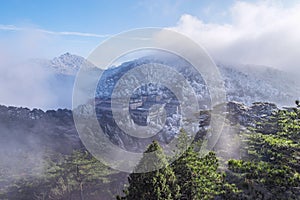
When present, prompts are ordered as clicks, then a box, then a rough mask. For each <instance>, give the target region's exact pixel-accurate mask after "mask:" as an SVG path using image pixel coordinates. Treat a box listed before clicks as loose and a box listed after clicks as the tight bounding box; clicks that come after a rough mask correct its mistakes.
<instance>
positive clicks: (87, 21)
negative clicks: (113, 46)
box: [0, 0, 300, 64]
mask: <svg viewBox="0 0 300 200" xmlns="http://www.w3.org/2000/svg"><path fill="white" fill-rule="evenodd" d="M273 4H276V6H273ZM296 4H297V5H298V4H299V0H290V1H284V0H261V1H259V0H240V1H237V0H127V1H125V0H110V1H102V0H77V1H75V0H72V1H71V0H51V1H46V0H45V1H41V0H26V1H25V0H6V1H4V0H1V1H0V13H1V14H0V46H2V47H4V46H9V50H10V51H11V52H13V53H15V52H18V55H20V56H21V57H22V56H23V57H42V58H52V57H55V56H59V55H60V54H63V53H65V52H70V53H74V54H78V55H81V56H84V57H87V56H88V55H89V53H90V52H91V51H92V50H93V49H94V48H96V47H97V46H98V45H99V44H100V43H101V41H103V40H104V39H106V38H108V37H109V36H110V35H114V34H117V33H119V32H122V31H126V30H129V29H133V28H142V27H177V30H178V31H181V32H183V33H186V34H187V35H189V36H191V37H192V38H193V39H196V40H197V39H198V38H201V36H202V35H203V34H206V35H208V36H210V35H214V36H215V34H214V33H216V32H218V33H220V35H223V32H222V31H225V32H224V34H226V33H227V34H228V35H230V36H228V37H227V38H222V37H220V36H219V35H217V36H216V37H215V38H212V39H211V40H212V41H213V42H212V44H211V43H209V44H207V41H208V40H207V39H206V40H205V41H199V42H200V43H201V44H203V45H204V46H205V47H206V48H207V49H208V50H210V51H211V52H212V54H214V53H215V52H214V49H213V48H211V46H213V47H214V45H215V44H213V43H214V42H215V41H216V42H219V43H220V44H223V43H224V41H225V42H226V41H227V43H228V41H231V42H232V41H237V40H240V38H241V37H242V38H243V37H244V38H245V41H247V40H249V38H248V39H247V38H246V37H248V36H247V35H246V34H244V35H243V34H242V35H240V33H241V32H244V28H245V27H244V28H241V26H240V25H241V24H242V25H247V24H252V21H251V22H249V21H247V19H253V21H254V23H255V24H254V26H252V30H249V34H250V33H251V34H256V33H255V29H257V28H263V27H261V26H260V23H261V20H260V18H262V19H263V18H266V19H267V22H270V23H273V21H272V20H273V19H271V18H268V16H275V17H277V18H278V16H280V14H282V13H283V14H285V13H289V12H290V10H288V9H290V8H292V7H293V6H294V5H296ZM294 10H295V9H294ZM296 11H297V12H298V10H296ZM264 13H265V14H264ZM255 15H257V16H255ZM295 17H298V16H297V15H295V16H292V15H291V16H290V17H289V18H291V19H294V18H295ZM242 20H244V22H243V21H242ZM240 21H241V22H240ZM262 21H263V20H262ZM290 21H291V20H290ZM299 21H300V19H299ZM197 23H198V24H197ZM270 23H269V24H270ZM295 23H297V22H295ZM281 24H282V23H281ZM283 24H288V25H290V23H289V22H288V20H286V21H285V22H283ZM256 25H258V26H259V27H256ZM279 25H280V23H278V26H279ZM191 26H192V27H191ZM228 27H230V29H231V30H230V31H231V32H230V31H229V32H228V30H227V28H228ZM283 28H284V27H282V29H283ZM200 29H201V30H200ZM220 29H221V31H220ZM207 30H208V31H211V33H208V31H207ZM245 30H247V28H246V29H245ZM226 31H227V32H226ZM267 31H268V30H267V29H265V30H262V32H263V33H265V32H267ZM272 31H276V28H275V29H274V28H273V29H272ZM196 33H197V34H198V35H197V34H196ZM289 33H291V32H289ZM249 34H248V35H249ZM231 36H232V38H230V37H231ZM262 36H264V35H263V34H262ZM204 38H205V37H204ZM209 39H210V38H209ZM250 39H251V38H250ZM256 41H260V40H256ZM227 43H226V44H227ZM249 44H250V43H249ZM240 45H242V43H240ZM231 46H233V45H231ZM220 47H221V48H223V47H222V46H220ZM223 49H224V48H223ZM231 49H232V48H231ZM246 49H247V48H246ZM239 50H240V48H238V50H235V49H234V52H233V53H236V52H239ZM2 51H8V50H7V48H6V47H5V48H4V50H3V49H2V50H1V48H0V53H1V52H2ZM228 52H230V51H228V49H226V50H224V51H222V52H221V54H222V55H221V56H219V55H218V56H219V57H222V56H223V54H224V55H226V54H227V53H228ZM256 52H257V50H256V49H255V50H254V53H256ZM217 53H219V52H216V54H217ZM223 57H224V56H223ZM227 57H228V56H227ZM251 59H252V60H255V59H253V58H251ZM266 64H269V63H268V62H266ZM271 64H272V63H271Z"/></svg>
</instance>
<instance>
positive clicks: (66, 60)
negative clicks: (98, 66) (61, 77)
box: [50, 52, 95, 75]
mask: <svg viewBox="0 0 300 200" xmlns="http://www.w3.org/2000/svg"><path fill="white" fill-rule="evenodd" d="M50 66H51V67H53V68H54V69H55V70H56V71H57V72H59V73H61V74H66V75H75V74H76V73H77V71H78V70H79V69H80V67H82V66H84V67H95V66H94V65H93V64H92V63H90V62H88V61H87V60H86V59H85V58H83V57H81V56H77V55H75V54H71V53H69V52H67V53H64V54H62V55H60V56H59V57H55V58H53V59H52V60H51V61H50Z"/></svg>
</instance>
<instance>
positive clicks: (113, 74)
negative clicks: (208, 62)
mask: <svg viewBox="0 0 300 200" xmlns="http://www.w3.org/2000/svg"><path fill="white" fill-rule="evenodd" d="M157 59H158V60H160V61H159V62H161V63H164V60H163V57H158V58H157ZM153 60H155V59H153V58H151V59H149V58H143V57H142V58H139V59H136V60H132V61H128V62H125V63H123V64H121V65H118V66H114V67H113V68H111V69H108V70H106V71H105V72H104V73H103V76H104V79H105V80H103V81H102V82H101V83H99V85H98V89H97V95H100V96H101V95H102V96H103V95H104V96H109V95H110V94H111V92H112V89H113V86H114V85H115V82H116V81H117V80H118V79H119V78H120V77H121V76H122V75H123V74H124V73H126V72H127V71H128V70H130V69H132V68H134V67H135V66H138V65H140V64H143V63H144V64H145V63H149V62H152V61H153ZM34 62H35V63H37V64H38V65H40V66H42V67H43V68H44V69H46V70H50V71H51V73H52V75H51V76H50V78H49V81H48V82H49V85H50V90H53V93H57V99H58V100H57V105H56V106H55V108H59V107H61V108H71V102H72V90H73V84H74V81H75V78H76V74H77V72H78V70H79V69H80V67H84V68H86V69H91V70H97V69H98V68H97V67H96V66H94V65H93V64H92V63H90V62H89V61H87V60H86V59H85V58H83V57H80V56H77V55H73V54H70V53H65V54H63V55H61V56H59V57H56V58H54V59H52V60H39V59H36V60H34ZM168 62H169V61H167V63H168ZM169 63H171V64H172V65H177V66H175V68H178V69H180V70H181V72H182V73H184V71H185V70H184V65H182V63H180V62H179V63H177V62H176V61H172V62H169ZM217 66H218V69H219V71H220V73H221V76H222V77H223V78H224V84H225V89H226V94H227V101H237V102H241V103H244V104H247V105H251V104H252V103H253V102H259V101H261V102H273V103H276V104H277V105H278V106H289V105H291V104H292V103H291V102H293V101H294V100H296V99H298V98H299V97H300V86H299V84H298V83H297V82H295V80H293V79H291V76H290V75H289V74H288V73H286V72H283V71H280V70H277V69H274V68H270V67H266V66H255V65H224V64H221V63H218V64H217ZM181 72H180V73H181ZM193 78H194V77H193V76H192V74H191V75H190V78H189V79H190V80H189V83H190V84H192V85H193V86H192V87H193V88H194V89H195V90H196V91H199V92H200V93H201V91H204V90H206V89H205V87H206V86H205V83H204V82H201V81H200V82H199V81H198V82H197V81H194V80H193ZM48 89H49V88H48ZM56 91H58V92H56ZM205 93H207V92H205ZM201 95H207V94H201Z"/></svg>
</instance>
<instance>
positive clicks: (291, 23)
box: [172, 1, 300, 71]
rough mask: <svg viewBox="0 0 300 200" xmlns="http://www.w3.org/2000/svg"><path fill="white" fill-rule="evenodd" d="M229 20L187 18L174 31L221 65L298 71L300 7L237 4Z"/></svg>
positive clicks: (266, 3)
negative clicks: (204, 49) (206, 20)
mask: <svg viewBox="0 0 300 200" xmlns="http://www.w3.org/2000/svg"><path fill="white" fill-rule="evenodd" d="M212 14H213V13H212ZM227 17H229V18H230V23H226V24H215V23H214V24H213V23H204V22H203V21H201V19H198V18H197V17H194V16H191V15H188V14H185V15H182V16H181V18H180V20H179V21H178V23H177V26H176V27H172V29H174V30H177V31H179V32H182V33H184V34H186V35H188V36H190V37H191V38H193V39H194V40H195V41H197V42H199V43H200V44H201V45H203V46H204V47H205V48H206V49H207V50H208V52H209V53H210V54H211V55H212V57H213V58H214V59H215V60H217V61H220V62H225V63H239V64H241V63H242V64H256V65H267V66H272V67H275V68H279V69H283V70H286V71H295V70H297V69H298V68H299V66H300V3H298V4H296V5H293V7H284V6H283V5H280V4H278V3H272V2H269V1H264V2H259V3H247V2H236V3H235V4H233V6H232V7H231V9H230V10H229V11H228V12H227Z"/></svg>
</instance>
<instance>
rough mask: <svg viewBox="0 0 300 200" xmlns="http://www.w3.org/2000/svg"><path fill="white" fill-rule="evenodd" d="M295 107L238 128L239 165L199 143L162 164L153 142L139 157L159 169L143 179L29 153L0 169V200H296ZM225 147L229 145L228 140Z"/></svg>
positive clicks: (299, 191) (299, 116)
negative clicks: (150, 157)
mask: <svg viewBox="0 0 300 200" xmlns="http://www.w3.org/2000/svg"><path fill="white" fill-rule="evenodd" d="M296 104H297V105H296V106H295V107H294V108H286V109H280V110H278V111H276V112H274V113H272V115H271V116H270V117H267V118H263V119H262V120H260V121H257V122H256V124H255V126H251V127H250V126H249V127H246V128H244V129H239V131H238V133H235V134H236V135H235V136H234V137H238V141H239V146H240V148H239V149H238V151H239V155H240V157H239V159H233V158H231V157H230V156H228V154H229V153H228V152H226V148H218V147H216V148H215V149H214V151H210V152H208V153H207V154H206V155H204V156H201V154H200V153H199V149H200V148H199V145H201V143H202V142H203V141H202V140H201V138H200V139H198V140H197V141H195V142H194V143H193V144H192V145H191V146H189V147H188V148H187V149H186V150H185V151H184V153H183V154H182V155H178V158H177V159H176V161H175V162H173V163H171V164H170V165H169V164H168V159H169V158H168V157H167V156H166V155H165V154H164V152H163V149H162V147H161V146H160V145H159V143H158V142H156V141H153V143H152V144H150V145H149V146H148V148H147V149H146V150H145V153H148V152H155V156H156V157H157V159H156V160H159V161H160V163H162V164H163V165H164V167H163V168H161V169H159V170H157V171H153V172H147V173H134V172H133V173H131V174H126V173H121V172H118V171H115V170H112V169H110V168H108V167H106V166H105V165H103V164H102V163H100V162H99V161H98V160H97V159H95V158H94V157H93V156H92V155H91V154H90V153H89V152H88V151H86V150H85V149H84V148H82V149H77V150H74V152H73V153H72V154H62V153H58V152H55V151H51V150H49V152H48V154H47V157H45V158H43V160H42V162H43V163H42V164H40V163H36V162H38V161H37V160H35V159H34V157H32V156H31V155H30V152H22V153H21V156H23V157H25V158H26V159H28V160H29V161H30V162H32V163H33V165H32V167H31V168H25V169H23V171H21V172H20V171H18V173H15V172H13V171H11V170H10V169H9V166H7V167H5V163H1V169H0V183H1V188H0V199H9V200H14V199H24V200H26V199H37V200H38V199H41V200H42V199H55V200H59V199H61V200H63V199H75V200H77V199H78V200H83V199H88V200H94V199H95V200H96V199H118V200H141V199H145V200H147V199H149V200H152V199H153V200H155V199H161V200H162V199H170V200H171V199H182V200H184V199H191V200H196V199H249V200H250V199H270V200H273V199H300V142H299V141H300V135H299V133H300V108H299V102H298V101H297V102H296ZM236 126H238V124H237V125H236ZM179 137H181V140H180V141H182V144H178V148H182V146H184V144H185V142H184V141H185V139H186V137H188V133H185V132H184V130H182V131H181V134H180V136H179ZM231 142H232V143H231V145H234V143H235V140H233V139H232V141H231ZM39 162H40V160H39ZM145 162H146V161H145V160H144V159H141V161H140V163H139V165H138V166H137V167H138V168H140V167H143V166H146V163H145ZM154 162H155V161H154ZM19 165H20V166H22V163H19ZM126 179H128V180H126ZM2 186H3V187H2Z"/></svg>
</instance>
